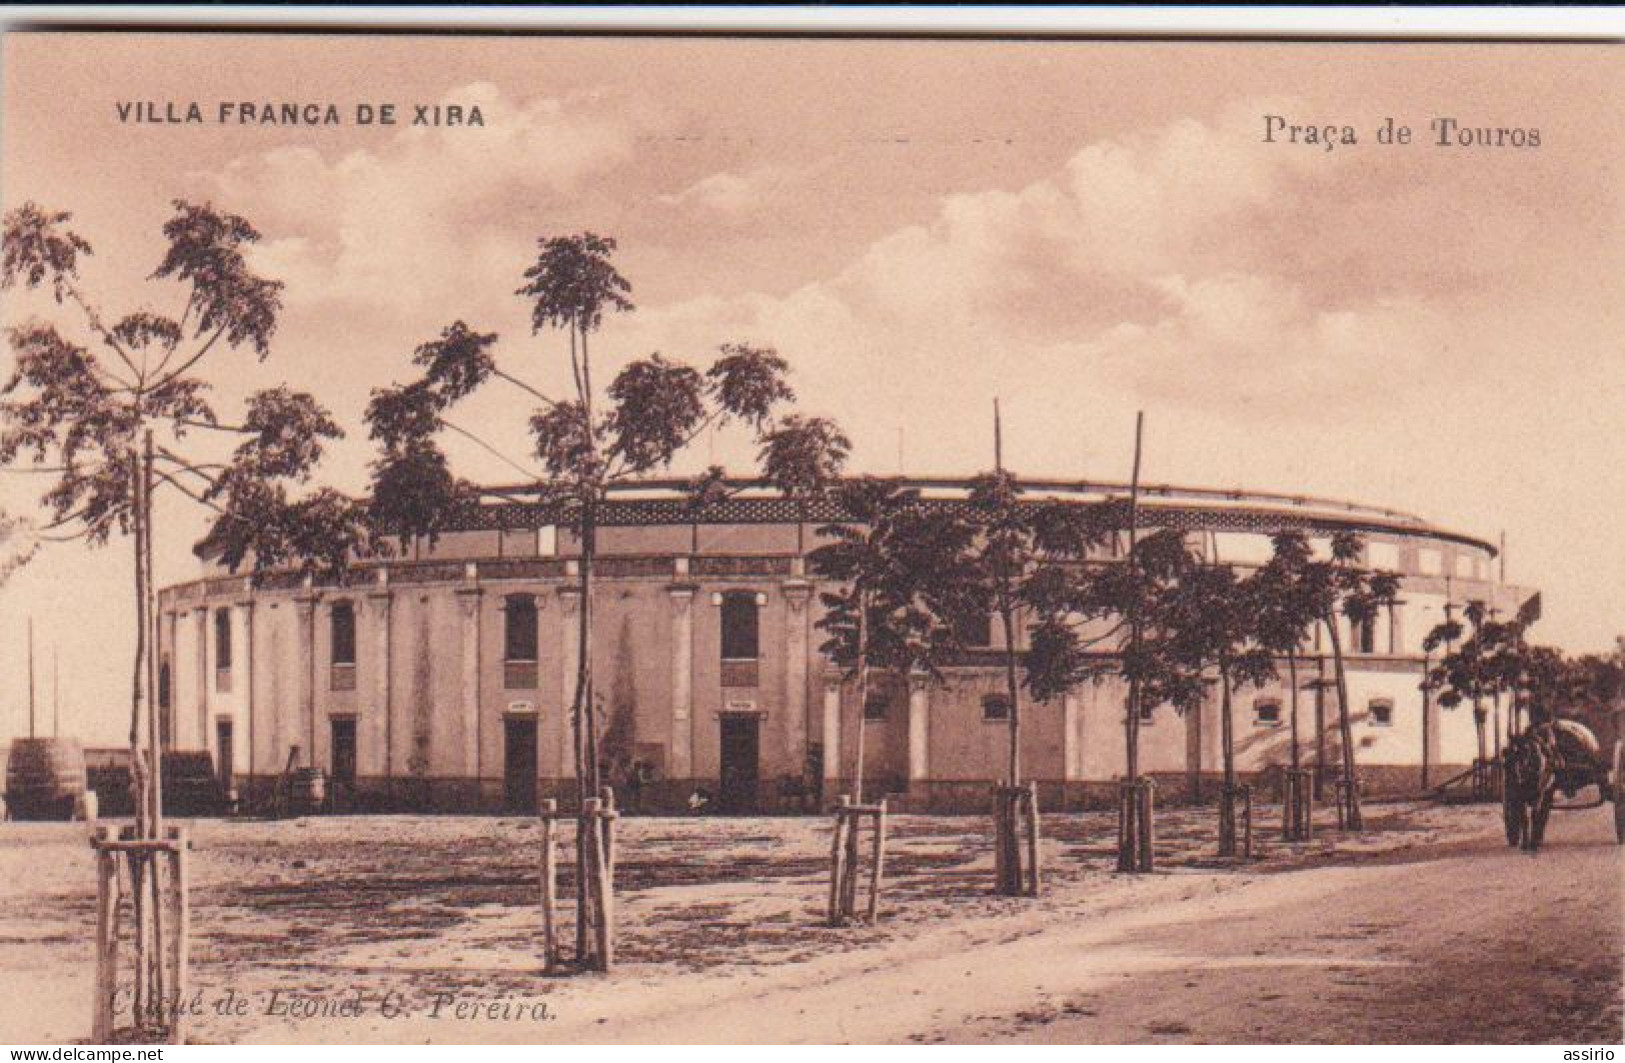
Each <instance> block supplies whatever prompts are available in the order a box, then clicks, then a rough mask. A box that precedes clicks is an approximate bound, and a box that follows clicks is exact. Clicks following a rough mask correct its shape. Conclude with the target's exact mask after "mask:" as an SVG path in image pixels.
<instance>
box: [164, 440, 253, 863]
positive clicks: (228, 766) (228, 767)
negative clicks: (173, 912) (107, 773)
mask: <svg viewBox="0 0 1625 1063" xmlns="http://www.w3.org/2000/svg"><path fill="white" fill-rule="evenodd" d="M142 450H143V453H142V468H141V498H142V503H143V505H144V506H145V508H146V514H145V516H144V517H143V518H142V521H141V526H142V537H141V538H142V546H141V559H142V562H143V564H144V565H145V566H146V577H145V580H144V582H145V584H146V600H145V603H144V604H145V606H146V609H145V612H146V616H145V618H144V624H145V630H146V633H147V635H146V644H147V653H146V658H147V661H146V668H147V677H146V678H147V682H146V694H147V696H146V702H147V754H148V756H149V757H150V758H151V761H150V763H149V764H148V766H147V795H148V801H149V802H150V803H149V805H148V808H147V825H148V828H149V829H150V832H151V837H153V838H162V837H163V836H164V752H163V748H162V743H161V741H160V735H159V720H158V712H159V705H158V608H157V606H158V602H157V598H158V588H157V580H156V579H155V578H154V575H153V547H152V528H153V524H154V521H155V518H154V515H153V506H152V488H153V482H152V469H153V464H152V429H150V428H149V429H147V431H146V436H145V438H144V440H143V443H142ZM248 681H249V682H252V679H251V678H250V679H249V680H248ZM225 769H226V771H227V772H229V771H230V770H231V765H229V764H228V765H225ZM158 866H159V865H158V862H156V861H155V862H154V864H153V867H154V871H153V875H154V880H155V882H156V878H157V874H158V872H157V868H158ZM155 888H156V887H155Z"/></svg>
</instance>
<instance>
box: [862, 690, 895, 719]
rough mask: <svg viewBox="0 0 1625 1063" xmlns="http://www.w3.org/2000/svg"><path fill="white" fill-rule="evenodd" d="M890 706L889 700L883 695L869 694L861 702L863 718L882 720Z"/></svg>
mask: <svg viewBox="0 0 1625 1063" xmlns="http://www.w3.org/2000/svg"><path fill="white" fill-rule="evenodd" d="M890 705H891V698H890V697H888V696H887V695H885V694H870V695H869V696H868V697H867V698H865V699H864V702H863V718H864V719H865V720H884V719H885V718H886V710H887V708H889V707H890Z"/></svg>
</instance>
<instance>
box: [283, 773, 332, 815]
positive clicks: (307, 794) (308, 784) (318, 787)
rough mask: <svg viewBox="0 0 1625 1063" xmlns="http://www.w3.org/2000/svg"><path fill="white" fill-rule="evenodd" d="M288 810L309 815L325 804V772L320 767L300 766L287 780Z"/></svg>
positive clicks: (320, 809) (318, 810) (296, 813)
mask: <svg viewBox="0 0 1625 1063" xmlns="http://www.w3.org/2000/svg"><path fill="white" fill-rule="evenodd" d="M288 790H289V794H288V811H289V812H290V813H292V814H293V815H295V816H309V815H313V814H315V813H317V812H320V811H322V809H323V807H324V806H325V805H326V804H327V773H326V772H325V771H323V770H322V769H321V768H300V769H298V770H297V771H295V772H294V773H293V778H291V779H289V780H288Z"/></svg>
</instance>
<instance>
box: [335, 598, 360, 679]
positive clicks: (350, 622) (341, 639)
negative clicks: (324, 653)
mask: <svg viewBox="0 0 1625 1063" xmlns="http://www.w3.org/2000/svg"><path fill="white" fill-rule="evenodd" d="M331 621H332V633H333V663H334V664H351V665H353V664H355V606H353V605H351V604H350V603H349V602H334V603H333V611H332V617H331Z"/></svg>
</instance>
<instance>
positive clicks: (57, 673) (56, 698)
mask: <svg viewBox="0 0 1625 1063" xmlns="http://www.w3.org/2000/svg"><path fill="white" fill-rule="evenodd" d="M61 663H62V662H61V661H60V660H59V659H58V657H57V648H56V646H54V645H53V646H52V647H51V737H52V738H61V737H62V669H61Z"/></svg>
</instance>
